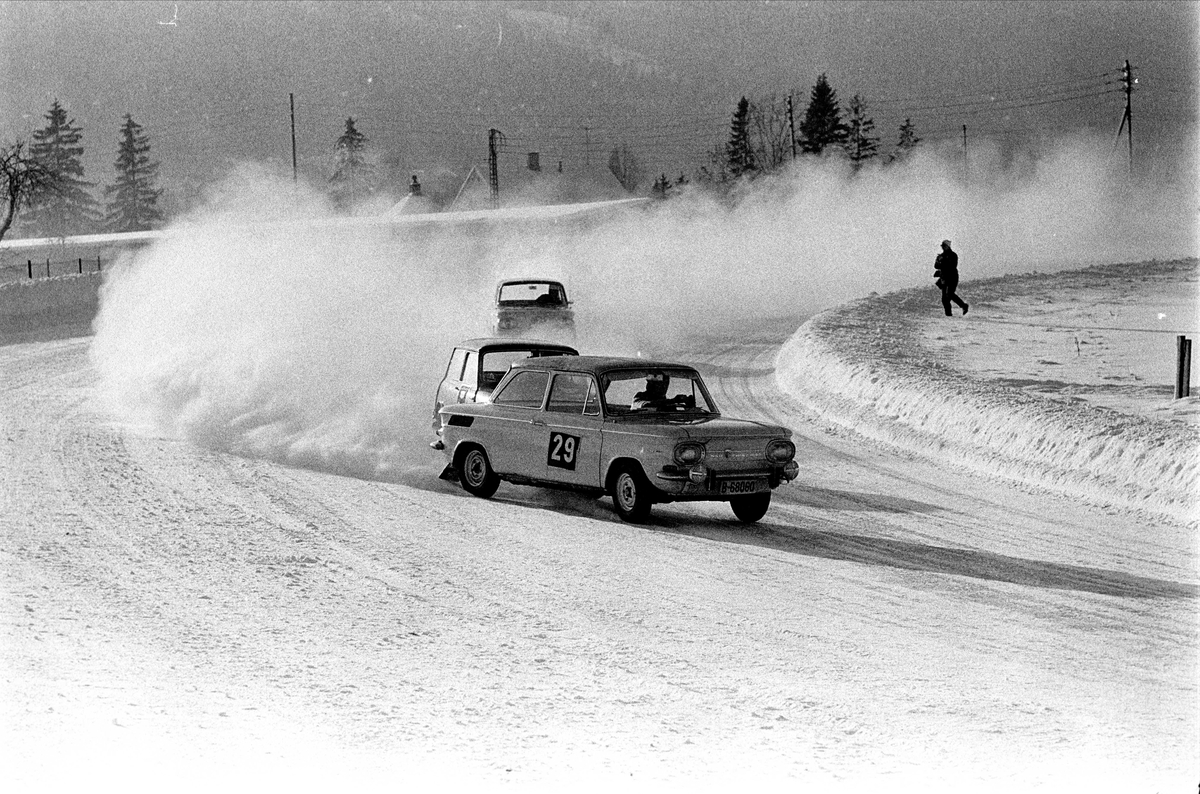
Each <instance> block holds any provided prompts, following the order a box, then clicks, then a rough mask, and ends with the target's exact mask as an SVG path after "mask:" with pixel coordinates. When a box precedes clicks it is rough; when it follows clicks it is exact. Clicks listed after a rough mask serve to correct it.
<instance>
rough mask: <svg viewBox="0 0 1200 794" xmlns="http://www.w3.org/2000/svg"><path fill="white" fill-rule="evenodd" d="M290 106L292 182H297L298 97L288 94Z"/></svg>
mask: <svg viewBox="0 0 1200 794" xmlns="http://www.w3.org/2000/svg"><path fill="white" fill-rule="evenodd" d="M288 104H289V105H291V107H292V181H293V182H295V181H296V95H295V94H288Z"/></svg>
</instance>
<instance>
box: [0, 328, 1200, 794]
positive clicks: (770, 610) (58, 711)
mask: <svg viewBox="0 0 1200 794" xmlns="http://www.w3.org/2000/svg"><path fill="white" fill-rule="evenodd" d="M793 331H795V324H794V323H793V324H791V325H788V324H786V323H764V324H763V325H761V326H760V327H759V328H757V329H754V332H753V333H749V334H742V335H739V338H738V339H736V340H733V339H728V340H724V343H720V344H706V345H705V347H704V350H705V351H706V352H703V353H702V352H698V351H693V352H691V353H689V357H690V359H691V360H693V361H695V362H696V363H698V364H699V365H700V366H701V367H702V368H703V369H704V371H705V372H706V373H707V377H708V380H709V382H710V385H711V386H713V387H714V390H715V392H716V395H717V398H718V401H719V402H720V404H721V406H722V409H723V410H724V411H725V412H726V413H729V414H732V415H741V416H748V417H768V418H770V419H772V420H773V421H777V422H780V423H783V424H786V425H788V426H790V427H792V428H793V429H794V430H795V431H796V432H797V434H798V435H799V439H798V441H799V444H798V446H799V457H800V460H801V463H802V474H801V477H800V479H799V480H798V481H797V482H796V483H794V484H792V485H791V486H788V487H785V488H782V489H780V491H779V492H777V495H776V498H775V502H774V504H773V506H772V509H771V511H770V512H769V513H768V515H767V517H766V518H765V519H764V520H763V521H762V522H761V523H760V524H758V525H756V526H754V527H751V528H746V527H744V526H743V525H740V524H737V523H735V522H733V521H732V520H731V519H732V516H731V515H730V514H729V512H728V508H727V507H726V506H724V505H720V504H698V505H661V506H658V507H657V508H656V509H655V511H654V514H653V518H652V520H651V522H650V523H648V524H646V525H643V526H633V525H629V524H625V523H622V522H620V521H619V520H617V519H616V517H615V516H614V515H613V513H612V511H611V507H610V505H609V500H608V499H601V500H597V501H593V500H587V499H584V498H581V497H577V496H573V495H569V494H559V493H552V492H545V491H540V490H536V489H530V488H521V487H515V486H508V485H504V486H502V487H501V490H500V491H499V493H498V494H497V496H496V498H495V499H493V500H490V501H484V500H479V499H474V498H471V497H469V496H467V495H465V494H464V493H462V492H461V491H460V490H459V489H458V488H457V487H455V486H452V485H450V484H447V483H444V482H441V481H439V480H437V479H436V473H437V470H438V467H439V465H440V463H441V460H440V458H439V457H438V456H437V455H436V454H435V453H432V452H431V453H430V458H429V464H428V468H427V469H425V470H419V471H415V472H410V473H408V474H405V475H404V476H403V477H402V478H401V481H400V482H393V483H383V482H374V481H368V480H363V479H355V478H351V477H344V476H336V475H333V474H329V473H323V472H317V471H310V470H305V469H298V468H289V467H285V466H281V465H278V464H275V463H271V462H267V461H263V460H255V459H247V458H240V457H235V456H230V455H227V454H222V453H216V452H211V451H206V450H204V449H201V448H198V447H196V446H193V445H190V444H187V443H185V442H181V441H177V440H174V439H169V438H163V437H158V436H156V435H155V434H154V433H152V432H149V431H146V430H145V429H142V428H134V427H128V426H122V425H119V424H115V423H114V422H113V420H112V418H111V417H110V416H109V415H108V414H106V413H105V412H104V410H103V409H102V408H101V407H100V402H99V400H98V397H97V391H98V383H97V375H96V374H95V372H94V370H93V369H92V366H91V364H90V363H89V358H88V346H89V344H90V339H89V338H78V339H69V340H63V341H55V342H44V343H39V344H20V345H9V346H5V347H0V372H3V373H4V378H3V381H2V383H0V417H3V420H2V421H3V425H2V429H0V451H2V453H3V454H2V455H0V555H2V559H0V564H2V566H3V571H4V588H3V600H2V602H0V615H2V627H3V628H2V632H3V634H2V640H3V646H2V649H0V653H2V661H3V687H4V689H3V715H4V730H5V736H4V740H3V747H4V749H3V751H0V753H3V754H4V755H5V756H6V757H5V758H3V759H0V760H2V761H3V768H4V769H5V770H7V771H6V772H5V777H6V778H7V779H8V781H9V782H11V783H15V784H17V785H16V786H15V787H10V786H8V785H6V788H7V790H10V791H12V790H24V791H43V790H48V789H65V788H67V787H69V786H73V785H75V784H78V783H80V782H82V781H89V782H91V783H96V782H97V781H100V782H116V781H119V782H121V783H122V784H123V785H124V787H126V788H134V789H137V790H143V789H150V788H158V787H161V785H163V784H164V783H169V786H170V787H171V788H173V789H175V788H180V787H183V788H187V787H189V786H194V787H195V788H197V789H203V790H212V788H213V787H214V786H221V787H222V788H232V789H234V790H242V789H249V788H256V787H258V786H259V785H260V784H261V783H262V782H263V781H264V780H267V781H270V783H271V784H272V785H273V786H274V787H276V788H281V787H282V784H284V783H287V784H291V785H293V786H297V787H299V788H301V789H304V790H307V789H310V788H321V787H327V786H328V785H333V784H336V785H338V786H339V787H342V788H345V787H347V785H348V784H350V783H353V782H362V783H364V784H372V783H374V784H378V783H381V782H382V783H388V784H396V783H397V782H398V781H403V782H405V783H412V782H414V781H425V780H428V781H431V782H436V783H438V784H439V785H441V786H445V785H448V784H451V783H453V782H455V781H459V782H469V783H473V784H475V785H476V787H480V786H482V787H492V786H499V785H501V784H504V783H512V784H515V785H517V786H521V787H529V786H538V785H541V786H544V787H545V788H547V789H549V788H556V789H557V788H559V787H560V785H561V784H562V783H565V782H570V783H573V784H574V786H573V787H574V788H579V787H583V788H588V787H589V786H592V785H595V786H597V787H599V786H605V787H607V786H609V785H616V784H620V785H622V787H623V788H627V787H630V786H632V787H634V788H638V787H645V788H650V787H652V786H653V787H655V788H659V787H661V784H662V783H668V784H671V785H673V786H674V787H677V788H683V787H684V786H687V787H688V788H689V789H693V788H695V786H696V785H700V786H701V787H702V788H705V787H707V785H706V784H712V785H716V784H719V783H722V782H728V781H733V782H739V783H743V784H744V783H746V782H771V781H783V780H799V781H807V782H810V783H814V784H818V785H817V788H818V790H820V789H822V788H824V787H825V786H829V787H832V786H835V785H836V786H839V790H844V789H845V788H847V787H850V788H858V787H861V788H863V789H867V788H871V789H873V788H875V787H876V786H878V785H880V784H881V783H882V784H887V785H889V786H899V787H901V790H907V788H906V786H907V785H909V784H918V783H923V784H928V785H929V786H931V787H932V789H933V790H948V791H957V790H963V789H964V788H965V787H966V786H967V785H971V786H973V787H974V788H975V789H978V788H983V789H984V790H991V789H995V790H1001V789H1003V790H1005V791H1011V790H1029V789H1036V788H1038V787H1042V788H1043V789H1044V790H1047V791H1059V790H1063V786H1064V785H1065V784H1071V787H1072V788H1074V789H1075V790H1080V789H1081V788H1083V785H1082V784H1086V785H1087V787H1088V788H1089V790H1113V791H1130V790H1139V791H1154V790H1160V791H1174V790H1191V789H1192V787H1194V785H1195V781H1196V777H1197V751H1196V747H1197V742H1196V739H1197V727H1198V723H1197V693H1196V670H1197V665H1196V649H1197V642H1196V640H1197V625H1196V620H1195V618H1196V603H1197V602H1196V599H1197V595H1198V591H1197V585H1196V576H1195V570H1196V568H1195V561H1196V553H1195V552H1196V549H1195V543H1194V538H1193V532H1194V528H1192V529H1189V528H1187V527H1184V526H1177V525H1175V524H1172V523H1170V522H1156V523H1153V524H1147V523H1146V521H1145V520H1144V519H1139V518H1137V517H1136V516H1135V514H1133V513H1130V512H1125V511H1117V510H1108V509H1104V508H1102V507H1094V506H1089V505H1088V504H1083V503H1080V502H1079V501H1076V500H1072V499H1068V498H1065V497H1061V496H1055V495H1053V494H1048V493H1044V492H1040V491H1036V490H1034V489H1032V488H1028V487H1020V486H1014V485H1012V484H1010V483H1008V482H1006V481H1003V480H1000V479H997V478H993V477H988V476H983V475H977V474H972V473H970V472H969V471H967V470H965V469H962V468H959V467H954V468H948V467H944V466H937V465H934V464H932V463H930V462H929V461H928V460H925V459H922V458H918V457H915V456H909V455H903V454H899V453H897V452H894V451H888V450H886V449H885V448H884V447H882V446H879V445H876V444H873V443H869V442H865V441H864V440H863V439H862V438H859V437H857V436H855V435H854V434H852V433H849V432H847V431H846V430H844V429H841V428H839V427H838V426H835V425H832V424H830V423H829V422H828V421H827V420H825V419H823V418H822V417H820V416H819V415H816V414H812V413H809V412H808V411H807V410H806V409H805V408H803V407H802V406H801V405H800V404H799V403H798V402H796V401H795V400H793V399H792V398H791V397H789V396H787V395H785V394H783V393H782V392H780V391H779V389H778V387H777V384H776V377H775V374H774V369H775V361H776V357H777V355H778V351H779V350H780V348H781V346H782V345H783V344H784V342H785V341H786V340H787V339H788V338H789V336H790V335H791V334H792V332H793ZM422 443H423V440H422ZM927 790H928V789H927Z"/></svg>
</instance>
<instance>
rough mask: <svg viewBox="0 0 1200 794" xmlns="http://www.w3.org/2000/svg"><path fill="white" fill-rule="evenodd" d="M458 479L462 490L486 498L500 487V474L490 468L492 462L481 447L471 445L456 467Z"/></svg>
mask: <svg viewBox="0 0 1200 794" xmlns="http://www.w3.org/2000/svg"><path fill="white" fill-rule="evenodd" d="M458 481H459V482H460V483H462V487H463V490H464V491H466V492H467V493H469V494H471V495H472V496H478V497H481V498H483V499H487V498H488V497H490V496H491V495H492V494H494V493H495V492H496V489H497V488H499V487H500V476H499V475H498V474H496V472H495V471H493V470H492V463H491V461H489V460H488V456H487V453H486V452H484V451H483V448H482V447H471V448H470V449H469V450H467V453H466V454H465V455H463V459H462V463H461V464H460V465H459V467H458Z"/></svg>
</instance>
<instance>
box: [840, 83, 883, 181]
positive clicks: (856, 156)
mask: <svg viewBox="0 0 1200 794" xmlns="http://www.w3.org/2000/svg"><path fill="white" fill-rule="evenodd" d="M874 130H875V120H874V119H872V118H871V117H870V116H868V115H867V103H866V102H865V101H863V98H862V97H861V96H859V95H858V94H855V95H854V98H853V99H851V100H850V118H849V120H848V121H847V123H846V144H845V146H846V154H847V155H848V156H849V158H850V162H851V163H853V164H854V168H855V170H857V169H859V168H861V167H862V164H863V162H864V161H865V160H870V159H871V158H872V157H876V156H878V154H879V136H877V135H872V132H874Z"/></svg>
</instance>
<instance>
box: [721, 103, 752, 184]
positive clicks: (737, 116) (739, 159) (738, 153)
mask: <svg viewBox="0 0 1200 794" xmlns="http://www.w3.org/2000/svg"><path fill="white" fill-rule="evenodd" d="M725 162H726V164H727V166H728V168H729V175H730V176H732V177H733V178H734V179H737V178H738V177H740V176H744V175H747V174H753V173H754V172H755V171H757V170H758V168H757V165H756V163H755V159H754V148H753V147H752V146H751V145H750V102H749V101H748V100H747V99H746V97H742V98H741V101H739V102H738V105H737V110H736V111H735V112H734V114H733V121H732V122H731V123H730V125H729V143H727V144H726V145H725Z"/></svg>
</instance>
